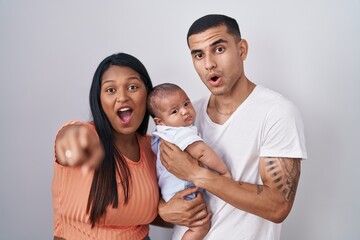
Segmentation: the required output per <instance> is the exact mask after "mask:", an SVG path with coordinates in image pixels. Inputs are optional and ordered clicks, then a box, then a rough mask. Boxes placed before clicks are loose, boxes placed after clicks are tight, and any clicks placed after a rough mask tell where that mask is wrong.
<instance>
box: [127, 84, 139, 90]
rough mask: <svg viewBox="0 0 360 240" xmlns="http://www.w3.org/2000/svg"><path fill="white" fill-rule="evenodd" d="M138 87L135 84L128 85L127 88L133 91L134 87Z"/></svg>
mask: <svg viewBox="0 0 360 240" xmlns="http://www.w3.org/2000/svg"><path fill="white" fill-rule="evenodd" d="M138 88H139V87H138V86H136V85H130V86H129V88H128V89H129V90H131V91H134V90H136V89H138Z"/></svg>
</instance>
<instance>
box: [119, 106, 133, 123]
mask: <svg viewBox="0 0 360 240" xmlns="http://www.w3.org/2000/svg"><path fill="white" fill-rule="evenodd" d="M132 112H133V110H132V109H131V108H129V107H123V108H119V110H118V111H117V115H118V116H119V118H120V121H121V123H122V124H129V123H130V121H131V116H132Z"/></svg>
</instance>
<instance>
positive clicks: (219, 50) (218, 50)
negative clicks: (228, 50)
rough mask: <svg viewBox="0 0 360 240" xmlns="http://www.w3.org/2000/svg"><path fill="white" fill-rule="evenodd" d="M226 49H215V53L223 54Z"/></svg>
mask: <svg viewBox="0 0 360 240" xmlns="http://www.w3.org/2000/svg"><path fill="white" fill-rule="evenodd" d="M224 50H225V49H224V48H223V47H217V48H216V49H215V51H216V52H217V53H222V52H224Z"/></svg>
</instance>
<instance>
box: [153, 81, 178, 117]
mask: <svg viewBox="0 0 360 240" xmlns="http://www.w3.org/2000/svg"><path fill="white" fill-rule="evenodd" d="M179 90H183V89H182V88H181V87H179V86H178V85H176V84H173V83H162V84H159V85H157V86H155V87H154V88H153V89H152V90H151V91H150V92H149V94H148V98H147V110H148V112H149V113H150V115H151V117H153V118H155V117H156V115H157V114H158V110H159V107H158V105H157V103H158V102H159V100H161V98H164V97H166V96H169V95H171V94H173V93H174V92H175V91H179Z"/></svg>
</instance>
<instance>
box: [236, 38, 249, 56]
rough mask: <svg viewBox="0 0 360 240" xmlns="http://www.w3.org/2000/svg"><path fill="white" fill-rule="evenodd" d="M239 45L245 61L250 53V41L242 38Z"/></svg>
mask: <svg viewBox="0 0 360 240" xmlns="http://www.w3.org/2000/svg"><path fill="white" fill-rule="evenodd" d="M237 45H238V48H239V51H240V56H241V59H242V60H243V61H245V59H246V57H247V54H248V43H247V41H246V40H245V39H241V40H240V41H239V42H238V44H237Z"/></svg>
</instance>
